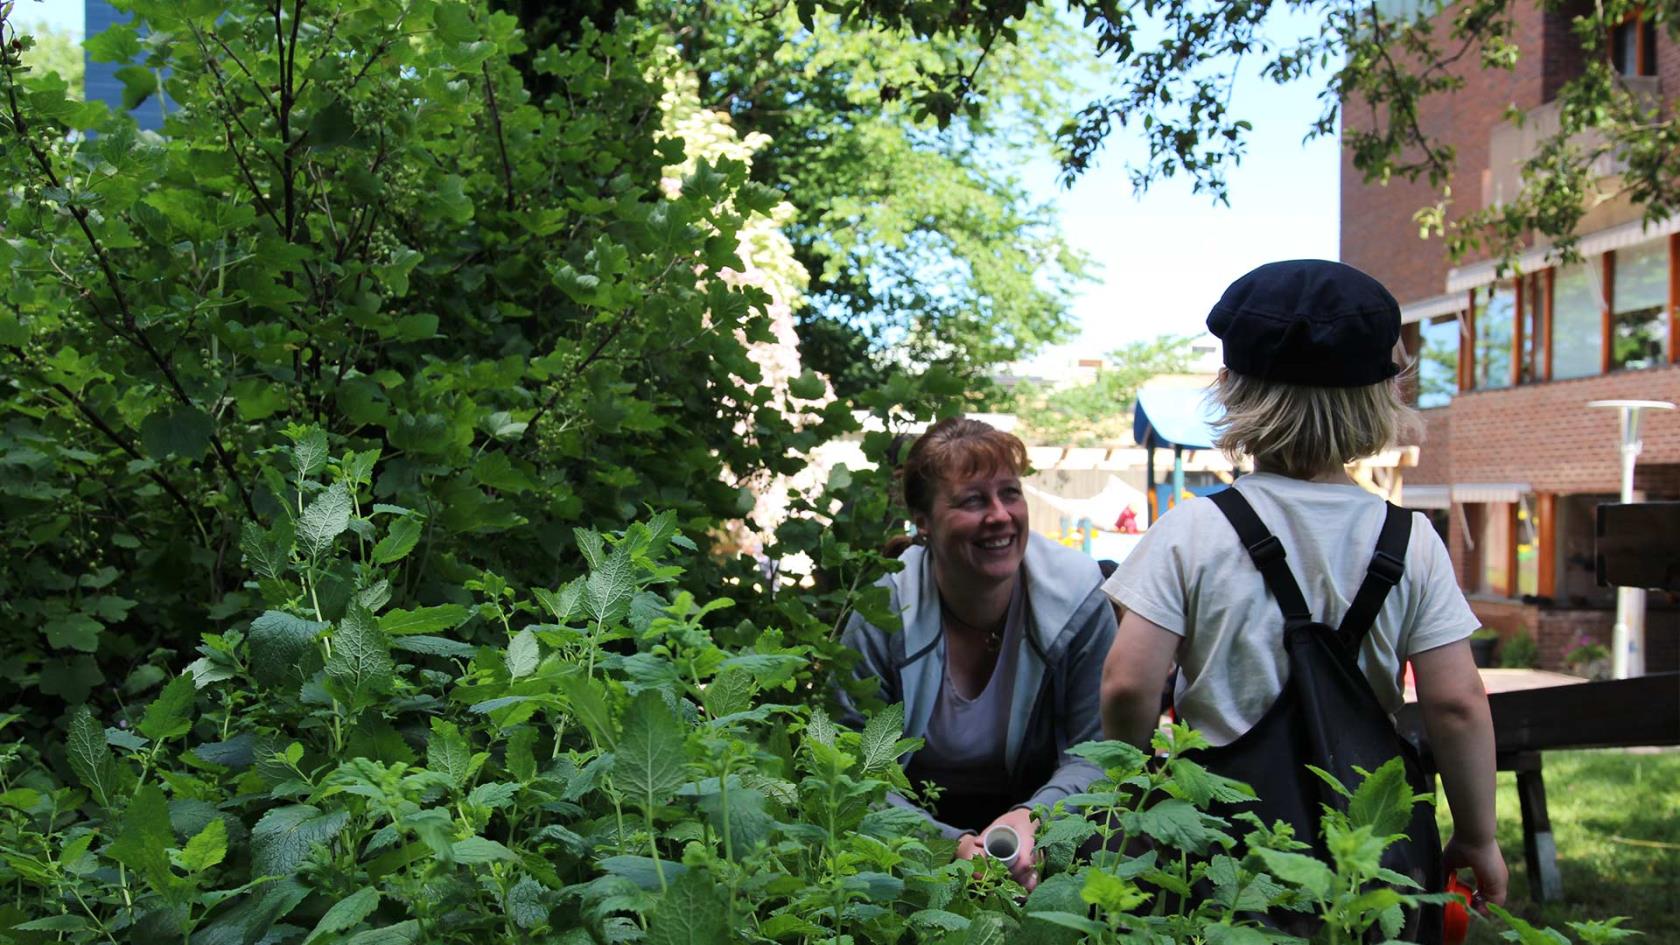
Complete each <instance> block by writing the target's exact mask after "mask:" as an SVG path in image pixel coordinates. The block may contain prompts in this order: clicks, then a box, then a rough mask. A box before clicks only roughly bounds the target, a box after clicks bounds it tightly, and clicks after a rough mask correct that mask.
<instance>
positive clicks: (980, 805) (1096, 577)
mask: <svg viewBox="0 0 1680 945" xmlns="http://www.w3.org/2000/svg"><path fill="white" fill-rule="evenodd" d="M1026 467H1027V451H1026V447H1025V446H1024V445H1022V443H1021V441H1020V440H1019V439H1017V438H1016V437H1014V436H1012V435H1010V434H1007V433H1004V432H1002V431H999V430H996V429H994V428H992V427H991V426H988V425H987V424H985V423H982V422H980V421H978V420H969V419H963V418H951V419H947V420H942V421H940V422H939V423H936V424H934V425H933V426H932V427H930V428H928V430H927V432H926V433H924V434H922V436H921V437H920V438H919V439H918V440H917V441H916V443H915V445H914V446H913V447H911V449H910V452H909V455H908V456H907V457H906V458H905V460H904V463H903V465H902V467H901V469H900V477H901V480H902V486H903V492H904V502H905V505H906V506H907V507H908V508H909V509H910V513H911V516H912V521H913V522H914V524H915V526H916V544H915V545H913V546H912V547H910V548H908V549H906V550H905V551H904V553H903V555H902V557H901V559H900V560H902V561H903V563H904V569H903V570H902V571H900V572H899V573H897V574H893V575H888V576H887V577H885V578H883V579H882V582H881V583H882V584H883V585H885V586H886V587H887V588H888V589H889V590H890V591H891V593H892V606H893V609H894V610H895V611H896V612H898V613H899V615H900V616H901V617H902V619H903V629H902V630H901V631H899V632H889V631H887V630H884V629H882V628H880V627H876V626H873V625H871V624H869V623H868V622H867V621H865V620H864V619H863V618H862V617H861V616H859V615H856V614H854V615H853V617H852V620H851V623H850V624H849V625H848V626H847V628H846V632H845V636H844V638H843V640H844V642H845V644H846V645H847V646H849V647H851V648H852V649H853V650H856V651H857V652H858V654H859V655H860V656H861V660H860V661H859V664H858V666H857V669H856V672H857V675H858V676H859V677H860V678H865V677H874V678H875V679H877V680H878V681H879V683H880V687H881V694H882V696H883V698H884V699H885V700H886V701H887V702H888V703H889V704H890V703H898V702H902V703H903V704H904V735H905V736H906V737H909V738H920V739H923V742H924V744H923V746H922V748H921V749H920V750H918V751H916V752H914V753H912V754H911V755H910V756H909V757H908V758H907V759H906V764H905V773H906V774H907V775H908V776H909V778H910V780H911V782H912V783H916V784H921V783H925V782H932V783H933V784H935V785H937V786H938V787H939V788H940V789H941V791H940V794H939V797H938V800H937V801H936V802H935V803H934V804H932V805H931V806H930V807H929V808H926V809H923V808H916V807H914V806H913V805H911V804H910V802H908V801H906V800H905V799H904V798H901V797H898V796H896V795H894V796H893V797H892V798H891V799H892V801H893V802H894V803H897V804H900V805H903V806H906V807H911V808H912V809H915V810H917V811H919V812H920V813H922V814H923V815H924V816H926V817H927V818H928V819H929V820H930V821H932V822H933V823H934V825H935V826H937V827H938V828H939V829H940V830H941V832H943V833H944V834H945V836H947V837H949V838H952V839H955V840H957V841H958V843H957V854H956V855H957V858H959V859H966V858H969V857H972V856H974V855H975V854H977V853H979V852H981V847H980V837H981V835H982V834H984V833H985V831H987V830H988V829H990V828H991V827H994V826H1007V827H1011V828H1013V829H1014V830H1015V832H1016V833H1017V834H1018V835H1019V836H1020V838H1021V844H1022V846H1021V855H1020V856H1019V857H1018V858H1017V859H1016V860H1015V863H1014V865H1013V866H1012V867H1011V873H1012V874H1013V875H1014V877H1015V879H1016V881H1018V882H1020V883H1021V885H1022V886H1024V887H1026V888H1027V889H1029V890H1030V889H1032V888H1033V887H1034V886H1035V885H1037V882H1038V878H1037V874H1036V872H1035V871H1034V865H1035V857H1034V855H1033V850H1032V845H1033V843H1032V841H1033V834H1034V831H1035V830H1036V829H1037V826H1038V824H1037V821H1036V820H1034V818H1033V817H1032V814H1031V810H1030V809H1031V808H1032V807H1033V806H1035V805H1039V804H1044V805H1050V804H1054V803H1055V802H1056V801H1058V800H1060V799H1062V798H1064V797H1067V796H1068V795H1071V794H1077V793H1079V792H1081V791H1083V790H1084V789H1085V788H1086V787H1087V786H1088V785H1089V784H1090V783H1091V782H1092V781H1093V780H1095V779H1096V778H1097V777H1098V776H1099V775H1100V774H1101V772H1100V771H1099V770H1098V769H1097V767H1096V766H1095V765H1092V764H1091V763H1089V762H1087V761H1085V760H1083V759H1081V758H1078V757H1075V756H1073V755H1070V754H1068V749H1069V748H1071V747H1072V746H1074V745H1077V744H1079V743H1081V742H1084V741H1089V740H1092V739H1096V738H1098V737H1099V736H1100V733H1101V724H1100V721H1099V717H1098V703H1097V700H1098V692H1099V689H1100V685H1101V680H1102V662H1103V656H1104V654H1105V653H1107V651H1108V647H1109V643H1110V641H1111V640H1112V639H1113V636H1114V612H1113V610H1112V609H1110V607H1109V605H1108V599H1107V598H1106V597H1105V596H1104V595H1103V594H1102V592H1101V589H1100V584H1101V582H1102V573H1101V571H1100V570H1099V569H1098V567H1097V563H1096V562H1095V561H1093V560H1092V559H1090V558H1088V557H1086V556H1085V555H1083V554H1080V553H1079V552H1077V551H1074V550H1072V549H1069V548H1064V547H1062V546H1061V545H1059V544H1057V543H1055V542H1053V541H1050V540H1049V539H1047V538H1045V537H1043V536H1042V535H1037V534H1034V533H1032V532H1030V531H1029V530H1028V528H1027V504H1026V497H1025V495H1024V494H1023V492H1022V487H1021V475H1022V473H1024V472H1025V471H1026Z"/></svg>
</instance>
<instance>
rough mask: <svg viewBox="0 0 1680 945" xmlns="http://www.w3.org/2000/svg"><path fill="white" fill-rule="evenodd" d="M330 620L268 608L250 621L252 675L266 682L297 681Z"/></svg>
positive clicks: (278, 683)
mask: <svg viewBox="0 0 1680 945" xmlns="http://www.w3.org/2000/svg"><path fill="white" fill-rule="evenodd" d="M328 626H329V624H324V623H317V622H315V621H313V620H304V619H303V618H302V617H294V616H293V615H291V614H288V613H283V612H281V611H278V610H267V611H264V612H263V613H262V615H261V616H259V617H257V619H255V620H253V621H251V635H250V641H251V675H253V676H255V677H256V678H257V681H258V682H261V683H265V684H267V685H271V686H274V685H281V684H284V683H287V682H294V683H295V682H296V681H297V679H298V676H299V674H300V672H308V671H309V670H308V660H306V657H307V656H310V655H312V654H313V653H314V652H315V641H316V639H317V638H318V637H319V636H320V634H321V631H323V630H325V629H327V627H328Z"/></svg>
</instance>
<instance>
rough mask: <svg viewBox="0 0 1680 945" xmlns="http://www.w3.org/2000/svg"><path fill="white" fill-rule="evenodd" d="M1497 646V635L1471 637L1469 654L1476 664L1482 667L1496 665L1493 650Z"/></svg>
mask: <svg viewBox="0 0 1680 945" xmlns="http://www.w3.org/2000/svg"><path fill="white" fill-rule="evenodd" d="M1498 646H1499V638H1498V637H1471V638H1470V656H1471V657H1472V658H1473V659H1475V661H1476V665H1477V666H1478V667H1480V668H1482V669H1487V668H1489V667H1492V666H1495V665H1497V664H1496V663H1494V661H1493V651H1494V650H1495V649H1497V648H1498Z"/></svg>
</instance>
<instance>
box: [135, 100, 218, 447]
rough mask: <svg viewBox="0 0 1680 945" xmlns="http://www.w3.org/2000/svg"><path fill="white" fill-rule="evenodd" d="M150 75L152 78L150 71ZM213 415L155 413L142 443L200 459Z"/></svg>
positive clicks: (185, 410)
mask: <svg viewBox="0 0 1680 945" xmlns="http://www.w3.org/2000/svg"><path fill="white" fill-rule="evenodd" d="M147 75H150V73H149V72H148V73H147ZM213 429H214V428H213V426H212V425H211V423H210V415H209V414H207V413H205V412H204V411H202V410H199V409H198V408H197V407H187V406H174V407H169V408H166V409H163V410H158V411H155V412H153V413H152V414H151V415H150V416H148V417H147V418H146V419H145V420H143V421H141V423H140V442H141V444H142V445H143V446H145V448H146V455H148V456H150V457H152V458H153V459H167V458H168V457H170V456H179V457H181V458H182V459H188V460H196V459H199V458H200V457H202V456H203V455H204V451H205V450H207V449H209V448H210V434H211V433H212V432H213Z"/></svg>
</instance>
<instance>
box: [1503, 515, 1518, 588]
mask: <svg viewBox="0 0 1680 945" xmlns="http://www.w3.org/2000/svg"><path fill="white" fill-rule="evenodd" d="M1520 505H1521V503H1519V502H1512V503H1510V504H1508V505H1507V506H1505V596H1506V597H1517V596H1518V595H1520V594H1521V593H1522V582H1521V581H1518V580H1517V536H1518V535H1521V534H1522V532H1521V528H1522V523H1520V522H1518V521H1517V509H1518V508H1519V507H1520Z"/></svg>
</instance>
